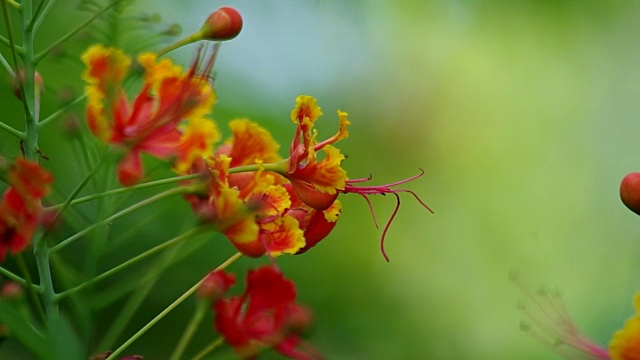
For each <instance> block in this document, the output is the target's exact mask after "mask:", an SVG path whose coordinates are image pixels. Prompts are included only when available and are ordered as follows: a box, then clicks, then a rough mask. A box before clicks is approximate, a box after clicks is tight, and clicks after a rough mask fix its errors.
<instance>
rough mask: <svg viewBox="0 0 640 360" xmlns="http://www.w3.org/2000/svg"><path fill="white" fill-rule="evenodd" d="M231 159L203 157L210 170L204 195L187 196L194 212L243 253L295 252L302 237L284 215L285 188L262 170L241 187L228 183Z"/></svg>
mask: <svg viewBox="0 0 640 360" xmlns="http://www.w3.org/2000/svg"><path fill="white" fill-rule="evenodd" d="M231 162H232V159H231V158H230V157H228V156H226V155H218V156H214V157H210V158H209V159H207V166H208V168H209V171H210V173H211V178H210V181H209V189H208V192H207V194H206V195H205V196H204V197H197V196H190V197H188V198H187V199H188V201H189V202H190V203H191V205H192V208H193V209H194V212H195V213H196V214H198V215H199V216H200V218H201V219H202V220H203V221H205V222H211V223H213V224H214V225H215V226H216V228H217V229H218V230H219V231H220V232H222V233H223V234H224V235H225V236H226V237H227V238H228V239H229V240H230V241H231V243H232V244H233V245H234V246H235V247H236V248H237V249H238V250H239V251H240V252H242V253H243V254H245V255H247V256H252V257H258V256H262V255H264V254H265V253H269V255H271V256H277V255H280V254H282V253H291V254H293V253H295V252H297V251H298V250H299V249H300V248H302V247H303V246H304V237H303V234H302V230H300V228H299V227H298V222H297V221H296V219H295V218H293V217H291V216H288V215H286V214H285V211H286V209H288V208H289V206H290V203H291V202H290V199H289V195H288V193H287V191H286V190H285V189H284V188H283V187H282V186H281V185H279V184H278V183H277V180H276V178H275V176H274V175H271V174H264V172H263V171H257V172H254V173H252V174H251V175H252V176H253V177H252V179H251V180H250V181H247V182H246V184H244V186H242V187H238V186H234V185H232V184H231V183H230V174H229V165H230V164H231Z"/></svg>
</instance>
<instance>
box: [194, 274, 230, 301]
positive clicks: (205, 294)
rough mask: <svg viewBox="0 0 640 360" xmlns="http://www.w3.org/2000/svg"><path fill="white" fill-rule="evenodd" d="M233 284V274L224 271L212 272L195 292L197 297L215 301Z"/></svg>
mask: <svg viewBox="0 0 640 360" xmlns="http://www.w3.org/2000/svg"><path fill="white" fill-rule="evenodd" d="M235 282H236V278H235V276H234V275H233V274H228V273H226V272H224V271H212V272H210V273H209V274H208V275H207V276H206V277H205V278H204V279H203V280H202V283H201V284H200V287H199V288H198V292H197V294H198V297H199V298H201V299H208V300H211V301H217V300H219V299H221V298H222V297H223V296H224V294H225V293H226V292H227V290H229V288H230V287H231V286H233V284H235Z"/></svg>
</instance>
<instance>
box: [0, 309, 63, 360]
mask: <svg viewBox="0 0 640 360" xmlns="http://www.w3.org/2000/svg"><path fill="white" fill-rule="evenodd" d="M0 323H2V324H4V325H5V326H6V327H7V328H9V330H10V331H11V336H12V337H13V338H15V339H16V340H18V341H19V342H20V343H21V344H22V345H23V346H24V347H25V349H26V350H27V351H29V352H31V353H32V354H34V355H36V356H37V357H38V358H41V359H46V358H48V357H49V355H50V354H51V351H50V350H51V347H50V343H49V342H48V341H47V339H45V337H44V336H42V334H41V333H40V332H39V331H38V330H36V329H35V328H34V327H33V325H31V324H30V323H29V321H28V319H26V318H24V316H22V315H21V314H20V313H18V312H17V311H16V310H15V309H14V308H13V307H12V306H11V305H9V304H8V303H7V302H6V301H3V300H1V299H0Z"/></svg>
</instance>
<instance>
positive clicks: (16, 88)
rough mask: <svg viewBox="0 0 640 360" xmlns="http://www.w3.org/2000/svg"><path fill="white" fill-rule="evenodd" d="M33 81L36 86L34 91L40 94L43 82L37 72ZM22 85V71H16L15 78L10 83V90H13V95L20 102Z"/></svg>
mask: <svg viewBox="0 0 640 360" xmlns="http://www.w3.org/2000/svg"><path fill="white" fill-rule="evenodd" d="M34 81H35V84H36V91H40V92H42V91H43V90H44V81H43V80H42V76H40V73H38V72H37V71H36V73H35V76H34ZM22 84H24V70H18V72H17V73H16V76H15V77H14V78H13V81H12V82H11V89H12V90H13V95H15V96H16V97H17V98H18V100H20V101H22V92H21V91H20V85H22Z"/></svg>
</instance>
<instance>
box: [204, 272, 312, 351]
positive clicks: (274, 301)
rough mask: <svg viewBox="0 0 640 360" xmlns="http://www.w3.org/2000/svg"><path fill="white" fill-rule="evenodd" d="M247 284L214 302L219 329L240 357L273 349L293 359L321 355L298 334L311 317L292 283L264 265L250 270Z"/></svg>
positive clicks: (216, 324) (217, 327) (216, 322)
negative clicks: (300, 303)
mask: <svg viewBox="0 0 640 360" xmlns="http://www.w3.org/2000/svg"><path fill="white" fill-rule="evenodd" d="M246 284H247V285H246V288H245V290H244V292H243V293H242V294H241V295H240V296H233V297H229V298H224V299H220V300H218V301H216V302H214V303H213V310H214V312H215V320H214V324H215V327H216V329H217V330H218V332H219V333H220V335H222V336H223V337H224V339H225V341H226V342H227V343H228V344H229V345H231V347H233V348H234V349H235V350H236V352H237V353H238V354H239V355H240V356H241V357H243V358H254V357H256V356H257V355H258V354H259V353H260V352H261V351H262V350H264V349H268V348H273V349H274V350H275V351H277V352H279V353H280V354H282V355H284V356H285V357H287V358H290V359H299V360H310V359H318V358H321V356H320V355H319V354H318V353H317V351H315V350H314V349H312V348H311V347H310V346H308V345H306V344H304V343H303V342H302V341H301V340H300V337H299V335H298V333H299V331H300V330H302V329H301V328H303V327H305V326H304V325H305V324H306V325H307V326H308V323H309V318H310V317H309V315H308V311H305V310H304V309H303V308H302V307H301V306H300V305H298V304H297V303H296V287H295V284H294V283H293V282H291V281H290V280H287V279H285V278H284V276H283V275H282V273H280V272H279V271H277V270H275V269H273V268H272V267H270V266H263V267H260V268H258V269H256V270H250V271H249V272H248V273H247V278H246ZM301 325H303V326H301Z"/></svg>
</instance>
